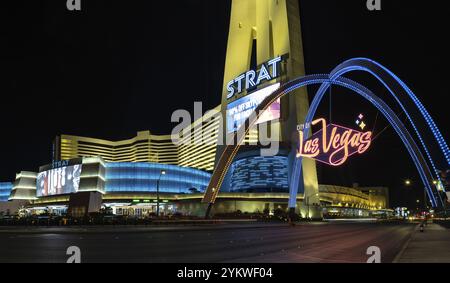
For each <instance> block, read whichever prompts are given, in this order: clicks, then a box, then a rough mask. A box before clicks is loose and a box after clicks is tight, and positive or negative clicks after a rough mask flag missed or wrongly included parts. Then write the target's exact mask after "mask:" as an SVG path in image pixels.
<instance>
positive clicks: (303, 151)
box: [297, 119, 372, 166]
mask: <svg viewBox="0 0 450 283" xmlns="http://www.w3.org/2000/svg"><path fill="white" fill-rule="evenodd" d="M311 124H312V125H313V126H314V125H317V124H320V125H321V126H322V129H321V130H319V131H318V132H316V133H314V134H313V135H312V136H311V137H310V138H309V139H307V140H305V141H304V140H303V138H304V137H303V129H299V131H298V132H299V138H300V139H299V141H300V142H299V148H298V150H297V157H308V158H313V159H315V160H317V161H320V162H323V163H326V164H328V165H332V166H339V165H342V164H344V163H345V162H346V161H347V159H348V157H350V156H352V155H353V154H363V153H364V152H366V151H367V150H368V149H369V147H370V145H371V143H372V132H371V131H367V132H359V131H356V130H353V129H349V128H346V127H343V126H339V125H335V124H328V125H327V122H326V120H325V119H317V120H314V121H313V122H312V123H311Z"/></svg>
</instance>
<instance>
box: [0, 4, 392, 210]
mask: <svg viewBox="0 0 450 283" xmlns="http://www.w3.org/2000/svg"><path fill="white" fill-rule="evenodd" d="M304 67H305V66H304V58H303V50H302V38H301V27H300V18H299V7H298V1H297V0H279V1H278V0H277V1H274V0H233V1H232V10H231V18H230V29H229V35H228V47H227V54H226V62H225V70H224V86H223V91H222V93H221V94H218V95H221V97H222V100H221V105H219V106H217V107H216V108H214V109H213V110H212V111H209V112H207V113H206V114H205V115H204V116H203V117H201V118H199V119H196V120H195V121H194V122H193V123H191V124H190V126H188V127H186V128H184V129H181V132H180V134H178V135H176V136H172V135H154V134H152V133H151V132H150V131H141V132H138V133H137V135H136V136H135V137H133V138H130V139H126V140H120V141H111V140H105V139H98V138H94V137H83V136H76V135H67V134H63V135H60V136H58V137H56V139H55V141H54V148H53V156H52V158H53V163H52V164H49V165H45V166H42V167H41V168H39V170H38V172H37V173H35V172H21V173H19V174H17V176H16V180H15V182H14V184H13V185H12V188H11V193H10V195H9V200H11V201H26V203H25V206H26V207H27V208H30V209H33V208H36V207H38V208H39V209H40V210H42V208H45V207H48V208H49V209H50V211H51V209H52V208H55V207H56V208H57V209H56V211H59V212H63V211H67V212H68V213H69V214H72V215H86V214H87V213H89V212H98V211H99V210H100V207H110V208H112V209H113V211H114V213H115V214H121V215H135V216H139V217H140V216H147V215H150V214H151V213H154V212H155V210H156V209H155V208H156V207H157V206H158V203H159V205H160V208H161V211H162V212H163V213H164V214H170V213H181V214H185V215H195V216H204V212H205V211H204V208H205V206H204V205H203V204H202V202H201V201H202V198H203V197H204V195H205V190H206V189H207V188H208V185H209V184H210V178H211V172H213V171H214V169H217V170H224V168H215V164H216V161H217V159H218V157H219V156H220V154H221V153H222V150H223V149H224V147H223V146H222V145H221V144H222V143H219V142H218V138H219V136H224V137H225V136H227V135H228V134H230V133H232V132H233V131H236V129H238V128H239V127H238V124H239V123H242V122H243V121H245V119H246V116H245V113H247V114H248V113H251V112H252V109H251V108H245V107H246V106H247V105H253V106H254V107H256V106H255V105H256V104H257V103H256V102H258V103H260V102H261V101H262V99H264V97H266V96H267V95H270V93H272V92H273V91H274V90H275V89H277V88H278V87H279V86H280V85H281V84H282V83H285V82H287V81H289V80H290V79H292V78H296V77H298V76H300V75H304V74H305V69H304ZM264 70H265V72H267V73H266V79H265V80H262V81H260V80H259V79H258V83H257V84H255V85H252V86H250V85H248V87H244V89H243V90H242V89H241V91H239V88H242V85H244V86H245V84H246V82H247V81H248V80H249V78H250V77H251V75H253V77H259V76H260V75H261V74H264ZM249 75H250V76H249ZM235 82H237V83H236V84H234V83H235ZM241 84H242V85H241ZM230 91H231V92H233V95H230V93H229V92H230ZM295 92H296V94H295V95H292V96H289V97H285V98H283V99H281V100H280V101H279V102H278V101H277V103H276V104H277V105H278V106H277V107H278V108H276V107H274V109H275V110H274V112H271V111H272V110H271V111H270V112H268V113H269V115H268V116H269V118H268V119H266V120H264V121H272V123H270V125H268V128H269V132H271V133H272V134H273V135H274V136H276V137H275V140H276V141H280V150H279V152H278V154H276V155H275V156H267V157H266V156H264V157H263V156H261V154H260V151H259V149H260V148H261V145H260V144H259V145H256V146H255V145H253V144H254V143H258V142H259V137H258V128H254V129H251V130H250V132H249V134H248V135H247V136H246V138H245V140H244V146H243V147H242V148H241V149H242V150H241V151H240V152H239V153H238V154H237V155H236V156H235V158H234V160H233V162H232V163H231V162H230V166H229V167H230V168H229V170H228V171H227V174H226V176H225V179H226V180H225V181H224V182H223V186H222V187H221V188H220V189H221V190H220V193H219V194H218V195H217V201H216V203H215V205H214V207H213V209H212V213H216V214H219V215H220V214H221V213H222V214H223V213H237V212H242V213H263V212H264V211H267V210H268V211H269V212H270V213H273V211H274V210H276V209H281V210H287V203H288V199H289V180H290V178H291V174H293V173H292V170H291V166H292V161H293V156H294V155H295V153H296V148H295V147H294V146H292V145H293V144H294V142H295V141H294V140H292V135H291V134H292V132H293V131H295V130H296V128H297V125H298V124H300V123H302V122H303V121H304V116H305V114H306V112H307V110H308V107H309V106H308V95H307V92H306V88H302V89H299V90H296V91H295ZM274 104H275V103H274ZM233 111H235V112H234V114H235V115H233V113H232V112H233ZM277 111H278V112H277ZM230 113H231V114H230ZM216 114H222V115H223V116H222V117H224V121H225V125H222V126H223V127H221V125H220V123H221V119H220V118H218V117H217V116H216ZM273 114H278V116H277V115H273ZM225 117H226V118H225ZM263 123H264V122H261V124H260V125H263ZM258 127H259V126H258ZM230 129H231V131H230ZM219 131H221V132H219ZM198 137H200V140H199V139H198ZM302 170H303V171H302V173H301V174H302V178H303V182H301V184H300V186H299V188H298V192H299V194H298V197H297V207H302V208H301V209H300V211H299V212H300V213H301V214H302V215H303V217H305V212H306V215H308V216H311V217H316V218H321V216H322V215H331V216H349V215H350V216H355V217H362V216H368V215H369V214H370V213H371V211H372V210H379V209H385V208H388V202H387V189H386V190H384V189H377V188H367V189H360V188H345V187H339V186H328V185H319V184H318V180H317V174H316V163H315V161H313V160H311V159H307V158H305V159H304V160H303V165H302ZM74 172H76V174H75V173H74ZM162 172H166V173H167V174H164V175H163V174H162ZM75 175H76V177H74V176H75ZM69 176H70V178H69ZM49 178H54V179H49ZM55 178H56V179H55ZM52 184H58V185H57V188H53V187H51V186H52ZM5 186H6V185H5ZM49 187H51V190H49ZM0 188H1V187H0ZM304 196H307V197H306V198H305V197H304ZM158 198H160V200H161V202H159V201H158V200H159V199H158ZM294 202H295V199H294ZM0 208H1V205H0ZM314 215H315V216H314Z"/></svg>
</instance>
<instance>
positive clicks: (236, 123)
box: [227, 83, 280, 133]
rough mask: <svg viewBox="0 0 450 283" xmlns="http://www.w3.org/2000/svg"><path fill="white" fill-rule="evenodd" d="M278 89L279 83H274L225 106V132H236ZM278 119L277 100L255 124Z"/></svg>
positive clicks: (278, 107)
mask: <svg viewBox="0 0 450 283" xmlns="http://www.w3.org/2000/svg"><path fill="white" fill-rule="evenodd" d="M279 87H280V83H276V84H273V85H271V86H268V87H266V88H263V89H261V90H258V91H255V92H253V93H251V94H249V95H247V96H244V97H242V98H240V99H238V100H236V101H233V102H231V103H229V104H228V106H227V132H228V133H232V132H235V131H237V130H238V129H239V127H240V126H241V125H242V124H244V122H245V120H246V119H247V118H248V117H249V116H250V114H251V113H252V112H253V111H254V110H255V109H256V107H258V105H259V104H260V103H261V102H262V101H263V100H264V99H265V98H266V97H267V96H269V95H270V94H272V93H273V92H274V91H275V90H277V89H278V88H279ZM279 118H280V100H279V99H278V100H277V101H275V102H274V103H273V104H272V105H271V106H270V107H269V108H268V109H267V110H266V111H264V113H262V115H261V116H260V117H259V119H258V121H257V124H260V123H264V122H267V121H271V120H275V119H279Z"/></svg>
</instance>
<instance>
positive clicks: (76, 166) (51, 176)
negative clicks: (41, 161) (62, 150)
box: [36, 158, 82, 197]
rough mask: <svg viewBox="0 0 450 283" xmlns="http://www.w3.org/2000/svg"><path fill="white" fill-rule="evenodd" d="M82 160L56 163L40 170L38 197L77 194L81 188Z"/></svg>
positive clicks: (37, 182) (37, 185)
mask: <svg viewBox="0 0 450 283" xmlns="http://www.w3.org/2000/svg"><path fill="white" fill-rule="evenodd" d="M81 163H82V159H80V158H78V159H72V160H63V161H55V162H53V163H51V164H49V165H46V166H42V167H41V168H40V169H39V173H38V175H37V180H36V195H37V196H38V197H43V196H53V195H63V194H71V193H76V192H77V191H78V189H79V187H80V176H81V168H82V164H81Z"/></svg>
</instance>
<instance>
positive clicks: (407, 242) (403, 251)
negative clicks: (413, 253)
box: [392, 224, 420, 263]
mask: <svg viewBox="0 0 450 283" xmlns="http://www.w3.org/2000/svg"><path fill="white" fill-rule="evenodd" d="M419 226H420V224H417V226H416V227H415V228H414V231H413V232H412V233H411V235H409V238H408V240H406V242H405V243H404V244H403V246H402V248H401V249H400V251H399V252H398V254H397V255H396V256H395V258H394V260H393V261H392V263H399V261H400V259H401V257H402V256H403V254H404V253H405V251H406V249H407V248H408V246H409V243H410V242H411V240H412V238H413V236H414V235H415V234H416V233H417V230H418V229H419Z"/></svg>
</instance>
